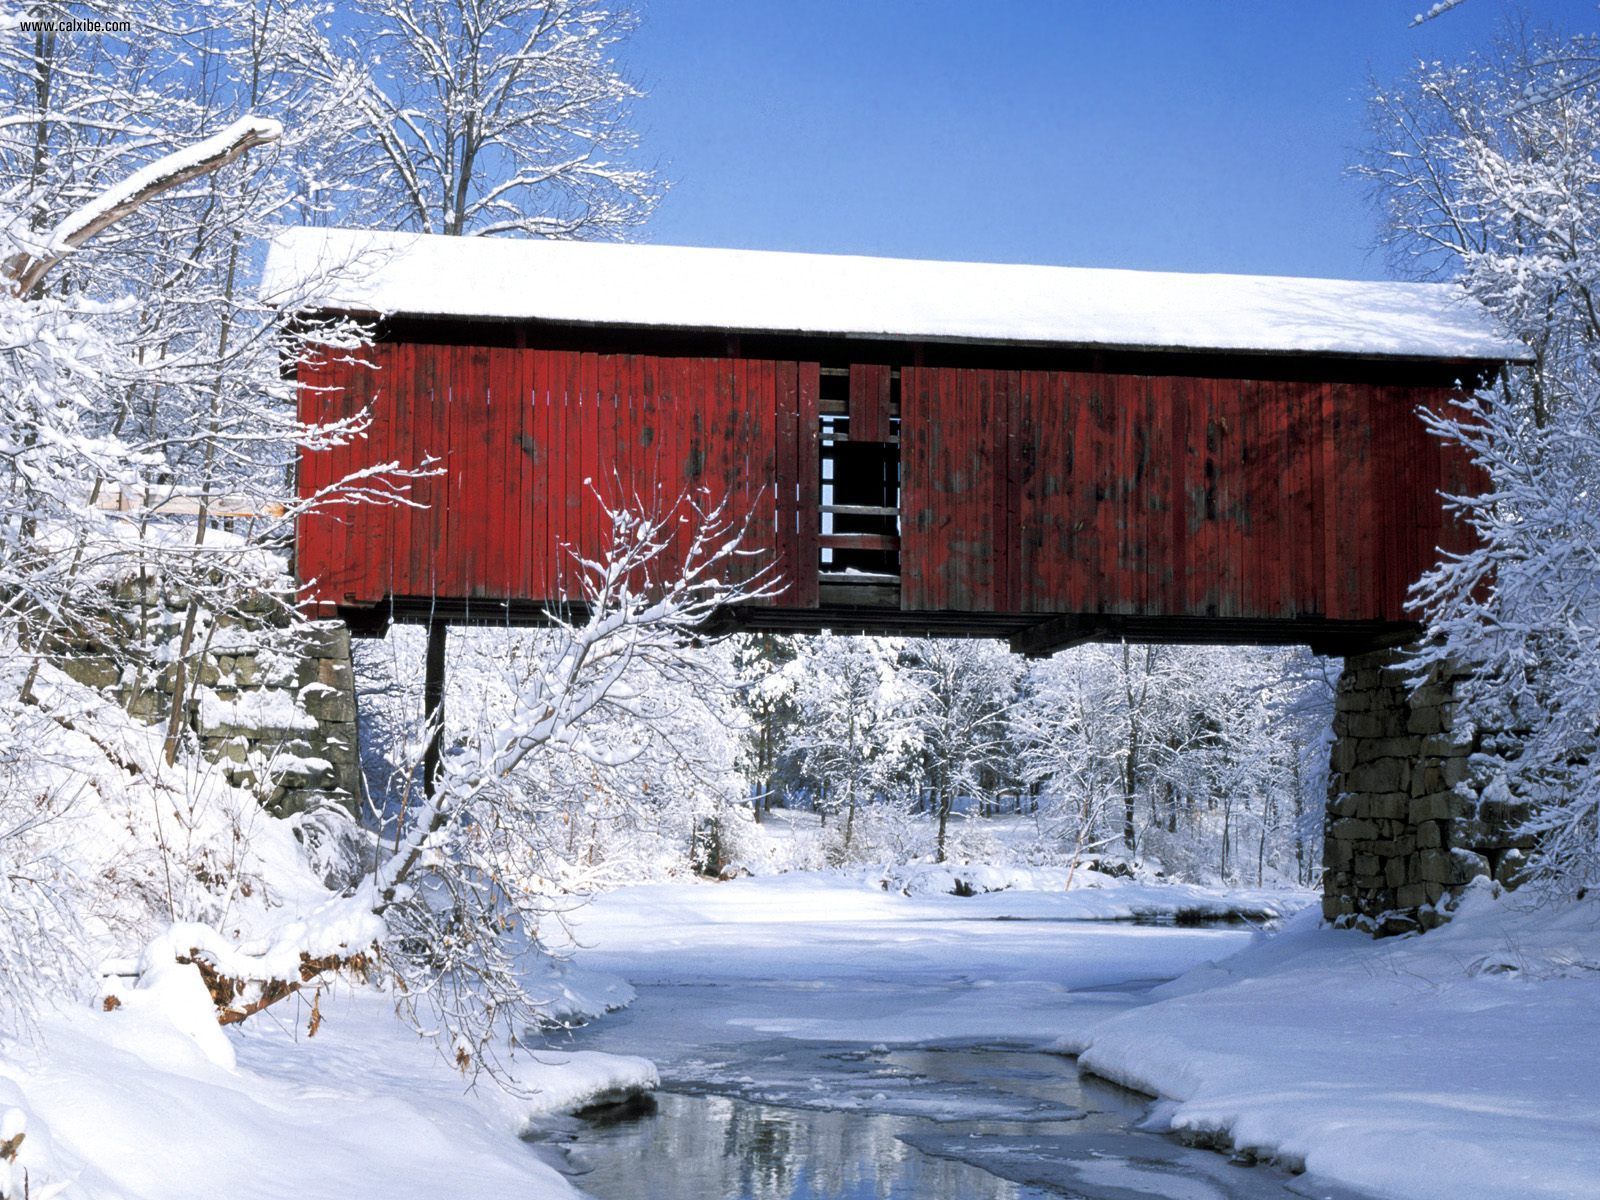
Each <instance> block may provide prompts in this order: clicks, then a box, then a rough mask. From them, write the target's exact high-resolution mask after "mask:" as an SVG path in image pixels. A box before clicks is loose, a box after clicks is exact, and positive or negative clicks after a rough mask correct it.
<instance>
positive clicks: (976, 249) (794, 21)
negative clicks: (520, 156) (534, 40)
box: [623, 0, 1600, 278]
mask: <svg viewBox="0 0 1600 1200" xmlns="http://www.w3.org/2000/svg"><path fill="white" fill-rule="evenodd" d="M1426 6H1427V4H1426V3H1425V2H1424V0H1276V2H1273V3H1265V2H1263V3H1247V2H1239V0H1105V2H1102V3H1090V2H1087V0H1081V2H1080V0H1053V2H1052V0H989V2H988V3H983V2H982V0H978V2H973V0H968V2H966V3H954V2H951V0H849V2H846V0H642V3H641V7H642V8H643V12H644V16H645V25H644V28H643V29H642V30H641V31H640V32H639V33H638V34H637V35H635V37H634V38H633V39H632V40H631V42H630V43H629V45H628V46H627V47H626V48H625V51H624V54H623V58H624V61H625V63H626V64H627V66H628V68H629V69H630V71H631V72H632V73H633V74H634V75H635V76H636V77H638V79H639V80H640V82H641V83H642V84H643V85H644V87H645V88H646V89H647V90H648V91H649V93H650V95H649V98H648V99H647V100H645V101H644V102H643V103H642V104H641V105H640V106H639V109H638V112H637V117H638V124H639V126H640V128H641V130H642V134H643V137H644V149H645V152H646V155H647V156H648V157H650V158H652V159H653V160H654V161H656V162H657V163H658V164H659V165H660V166H661V168H662V169H663V171H664V173H665V174H666V175H667V177H668V178H669V179H671V180H673V181H674V186H673V188H672V191H671V192H670V194H669V195H668V197H667V199H666V201H665V203H664V204H663V205H662V207H661V209H660V211H659V212H658V213H657V214H656V216H655V217H654V218H653V219H652V221H651V223H650V225H649V226H648V227H647V229H646V231H645V234H644V236H645V238H646V240H650V241H656V242H666V243H676V244H685V245H715V246H745V247H756V248H763V249H781V250H808V251H823V252H840V253H859V254H888V255H904V256H909V257H919V258H958V259H976V260H993V261H1002V262H1041V263H1064V264H1073V265H1082V266H1120V267H1138V268H1151V269H1170V270H1181V271H1242V272H1260V273H1271V274H1290V275H1337V276H1348V277H1352V278H1382V277H1384V276H1385V275H1386V274H1387V273H1388V272H1387V268H1386V265H1385V263H1384V260H1383V257H1382V255H1381V253H1376V252H1373V251H1372V250H1371V246H1372V243H1373V240H1374V234H1375V230H1376V224H1375V218H1374V216H1373V214H1372V212H1371V209H1370V208H1369V206H1368V204H1367V202H1366V199H1365V192H1364V187H1363V185H1362V184H1361V183H1360V181H1358V180H1355V179H1353V178H1350V177H1349V176H1348V175H1347V174H1346V172H1345V167H1346V165H1347V164H1348V163H1349V162H1350V161H1351V159H1352V158H1353V157H1354V156H1355V154H1356V152H1357V150H1358V148H1359V147H1360V145H1361V144H1362V142H1363V139H1364V130H1365V120H1366V115H1365V103H1364V97H1365V95H1366V92H1367V79H1368V77H1369V76H1370V75H1376V76H1377V77H1378V78H1380V79H1385V80H1390V79H1394V78H1396V77H1398V76H1399V75H1400V74H1401V73H1403V72H1404V71H1405V69H1406V68H1407V66H1408V65H1409V64H1410V63H1412V62H1414V61H1415V60H1416V59H1418V58H1422V57H1426V58H1444V59H1450V58H1457V57H1460V56H1462V55H1464V54H1465V53H1466V52H1467V51H1469V50H1471V49H1472V48H1474V47H1477V46H1483V45H1486V44H1487V43H1488V41H1489V39H1490V38H1491V37H1492V35H1493V33H1494V32H1495V30H1496V28H1497V27H1498V26H1500V25H1501V23H1503V22H1504V21H1505V19H1506V17H1507V14H1508V13H1510V12H1512V11H1513V9H1512V7H1511V6H1510V5H1509V4H1507V3H1505V2H1504V0H1466V3H1465V4H1463V5H1461V6H1460V7H1459V8H1457V9H1455V10H1454V11H1452V12H1450V13H1448V14H1446V15H1445V16H1443V17H1441V18H1439V19H1437V20H1435V21H1431V22H1428V23H1427V24H1425V25H1423V26H1421V27H1419V28H1416V29H1412V28H1409V21H1410V18H1411V14H1412V13H1414V12H1416V11H1417V10H1418V9H1419V8H1424V7H1426ZM1521 11H1523V12H1524V13H1525V14H1526V15H1527V16H1528V17H1529V18H1530V19H1531V20H1532V21H1533V22H1534V23H1541V24H1542V23H1552V24H1555V25H1557V26H1559V27H1561V28H1563V29H1566V30H1568V31H1574V32H1589V31H1600V5H1597V3H1596V0H1543V2H1540V3H1530V4H1526V5H1524V6H1523V7H1522V9H1521Z"/></svg>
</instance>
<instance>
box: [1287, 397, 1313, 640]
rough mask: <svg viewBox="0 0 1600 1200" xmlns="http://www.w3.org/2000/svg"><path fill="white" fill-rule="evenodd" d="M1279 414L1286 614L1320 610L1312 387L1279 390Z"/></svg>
mask: <svg viewBox="0 0 1600 1200" xmlns="http://www.w3.org/2000/svg"><path fill="white" fill-rule="evenodd" d="M1280 394H1281V397H1282V404H1283V409H1284V425H1285V429H1286V435H1285V446H1286V449H1285V453H1286V454H1287V455H1288V458H1289V524H1288V529H1287V534H1286V536H1287V538H1288V545H1289V549H1290V553H1291V555H1292V560H1293V564H1294V567H1293V574H1292V579H1291V581H1290V595H1289V615H1291V616H1302V615H1307V616H1309V615H1311V614H1313V613H1317V612H1319V611H1320V604H1319V599H1318V589H1317V580H1318V579H1319V578H1320V577H1321V574H1322V561H1321V558H1320V555H1319V550H1320V543H1319V542H1318V540H1317V529H1318V523H1319V515H1320V514H1319V508H1318V496H1317V476H1316V470H1315V467H1316V461H1317V453H1316V425H1317V421H1316V417H1317V413H1318V411H1319V409H1320V407H1321V405H1320V402H1319V400H1318V393H1317V390H1316V388H1315V386H1314V385H1309V384H1306V383H1303V382H1295V383H1292V384H1285V385H1281V386H1280Z"/></svg>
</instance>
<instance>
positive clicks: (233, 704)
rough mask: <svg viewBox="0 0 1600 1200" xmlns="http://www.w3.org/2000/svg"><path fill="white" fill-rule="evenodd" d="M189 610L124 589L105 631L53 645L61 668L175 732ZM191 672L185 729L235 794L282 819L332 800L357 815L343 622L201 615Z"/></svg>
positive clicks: (284, 614)
mask: <svg viewBox="0 0 1600 1200" xmlns="http://www.w3.org/2000/svg"><path fill="white" fill-rule="evenodd" d="M187 608H188V601H187V597H186V596H184V595H182V594H181V593H176V592H173V591H168V590H164V589H161V588H158V587H155V586H151V585H141V584H140V583H139V582H138V581H127V582H124V583H123V584H121V585H119V586H118V587H116V588H115V590H114V591H113V593H112V597H111V598H110V600H109V601H108V603H107V605H106V609H107V611H106V614H105V620H104V622H103V623H102V624H101V625H100V626H99V627H98V628H96V629H94V630H92V631H85V630H77V631H74V632H73V633H71V634H65V635H63V634H60V633H57V634H56V635H54V636H52V637H51V638H50V645H49V650H50V652H51V657H52V659H53V660H54V661H55V662H56V663H57V664H58V665H59V666H60V667H61V668H62V669H63V670H64V671H66V673H67V674H69V675H71V676H72V677H73V678H74V679H77V680H78V681H79V682H80V683H85V684H88V685H90V686H92V687H97V688H99V689H101V690H102V691H105V692H106V693H108V694H109V695H112V696H114V697H115V698H116V699H117V700H118V701H119V702H120V703H121V704H122V705H123V707H125V708H126V709H127V710H128V711H129V712H130V713H131V714H132V715H133V716H135V717H138V718H140V719H142V720H147V721H151V722H164V721H167V720H168V719H169V718H170V714H171V712H172V704H173V694H174V691H175V689H176V688H177V686H178V677H179V672H178V670H177V667H176V662H175V659H176V654H175V652H174V651H175V647H176V646H177V645H178V644H179V639H180V638H181V631H182V628H183V625H184V623H185V620H186V616H187ZM119 634H120V635H121V636H119ZM134 646H142V647H155V650H154V651H150V650H145V651H144V652H142V653H141V652H136V651H131V650H130V649H129V647H134ZM188 671H189V672H195V671H197V672H198V678H195V677H193V676H192V675H191V676H190V677H189V678H187V679H185V680H184V685H185V686H184V689H183V690H184V708H185V712H184V721H185V724H186V725H187V727H188V729H189V730H190V731H191V732H192V733H193V735H194V737H195V739H196V741H197V742H198V744H199V746H200V748H201V750H202V752H203V753H204V755H205V757H206V758H208V759H209V760H211V761H212V762H215V763H216V764H218V766H219V767H220V769H221V770H222V771H223V772H224V773H225V774H226V776H227V778H228V781H229V782H230V783H234V784H237V785H240V786H244V787H249V788H252V789H254V790H256V791H257V792H258V794H259V795H260V797H261V800H262V803H263V804H265V805H266V806H267V807H268V808H269V809H271V810H273V811H275V812H278V813H282V814H286V813H291V812H298V811H303V810H305V809H307V808H313V807H316V806H317V805H319V804H322V803H325V802H327V801H329V800H332V801H335V802H337V803H340V804H344V805H346V806H347V807H351V808H353V807H354V806H355V804H356V802H357V800H358V799H359V797H360V795H361V766H360V758H359V754H358V745H357V740H356V692H355V673H354V669H353V667H352V664H351V658H350V634H349V631H348V630H347V629H346V628H345V627H344V625H343V624H342V623H340V622H336V621H314V622H305V621H300V620H298V619H296V618H294V617H293V616H292V614H291V612H290V611H289V609H288V607H287V606H286V604H285V603H284V598H283V597H277V596H270V595H262V596H260V597H259V598H258V599H252V600H251V601H250V602H247V603H246V604H245V605H242V606H241V611H239V612H236V613H233V614H216V615H214V616H213V615H212V614H209V613H204V612H202V613H201V615H200V619H199V621H198V626H197V631H196V632H195V634H194V635H193V636H192V638H191V657H190V667H189V668H188Z"/></svg>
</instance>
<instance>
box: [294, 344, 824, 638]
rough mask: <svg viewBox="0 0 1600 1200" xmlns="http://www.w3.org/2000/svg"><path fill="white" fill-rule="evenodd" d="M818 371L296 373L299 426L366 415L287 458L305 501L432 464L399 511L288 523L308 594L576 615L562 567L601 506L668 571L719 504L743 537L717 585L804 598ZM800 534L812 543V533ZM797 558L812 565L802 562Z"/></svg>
mask: <svg viewBox="0 0 1600 1200" xmlns="http://www.w3.org/2000/svg"><path fill="white" fill-rule="evenodd" d="M816 376H817V371H816V366H815V364H806V363H794V362H771V361H760V360H745V359H708V358H662V357H652V356H645V355H597V354H585V353H565V352H557V351H546V350H530V349H514V348H504V347H482V346H476V347H474V346H443V345H418V344H407V343H390V342H380V343H378V344H376V345H372V346H367V347H364V348H363V349H361V350H360V351H358V352H356V353H353V354H348V355H346V354H340V355H337V356H334V355H330V356H329V359H328V360H327V361H316V360H307V361H305V362H302V363H301V364H300V368H299V380H300V413H301V417H302V419H304V420H306V421H308V422H318V423H327V422H329V421H332V420H336V419H339V418H343V417H353V416H356V415H358V414H359V413H361V412H362V411H363V409H366V410H367V411H368V412H369V413H370V421H369V424H368V425H367V428H366V431H365V436H364V437H358V438H355V439H353V440H350V441H348V442H347V443H346V444H344V445H342V446H337V447H335V448H332V449H327V450H321V451H309V450H308V451H303V452H302V454H301V464H300V480H301V492H302V494H303V495H312V494H314V493H315V492H316V491H317V490H319V489H321V488H324V487H327V486H328V485H330V484H332V483H333V482H334V481H336V480H339V479H341V478H344V477H346V476H348V475H350V474H352V473H354V472H357V471H363V470H367V469H370V468H372V467H374V466H378V465H381V464H385V463H394V464H396V465H398V466H400V467H404V468H417V467H421V466H422V465H423V464H432V465H433V467H434V468H435V469H436V470H438V471H439V473H438V474H424V475H422V476H421V477H419V478H416V479H412V480H409V481H408V483H407V486H408V487H409V492H408V493H406V494H407V496H408V498H409V500H410V501H411V503H410V504H401V505H390V506H381V505H374V504H359V505H356V504H334V505H331V506H329V507H326V508H324V509H321V510H320V511H318V512H316V513H314V514H312V515H309V516H306V517H303V518H301V520H300V523H299V529H298V531H297V565H298V570H299V574H300V578H301V580H302V583H303V584H304V585H305V591H306V594H307V595H308V597H309V598H310V599H312V600H313V601H321V602H324V603H327V602H332V603H333V604H335V605H343V606H349V605H370V604H376V603H378V602H380V601H382V600H384V599H386V598H388V597H393V596H407V597H428V596H443V597H452V598H458V599H463V598H464V599H474V600H527V601H534V602H539V601H552V600H577V599H582V598H583V591H582V584H581V578H580V571H581V568H580V567H579V564H578V556H579V555H583V556H586V557H589V558H595V557H597V555H598V554H599V553H600V552H601V551H603V549H604V547H605V545H606V544H607V539H608V538H609V536H610V533H609V529H610V525H609V520H608V517H607V510H608V509H615V508H620V507H628V508H642V509H643V510H644V511H646V512H649V513H651V514H654V515H659V516H663V517H667V518H669V525H670V530H671V535H672V536H671V549H670V550H669V551H668V552H667V553H666V554H665V555H664V556H663V557H662V559H661V560H660V563H659V566H658V568H657V569H658V570H660V571H663V572H666V571H671V570H673V569H674V568H675V567H676V565H677V564H678V563H680V562H682V560H683V557H684V556H685V555H686V554H687V553H688V550H689V545H690V541H691V539H692V536H693V528H694V518H693V512H692V509H691V504H694V503H698V504H699V505H701V506H702V507H703V508H704V507H710V506H715V505H716V504H718V503H720V502H722V501H724V500H726V501H727V506H728V516H729V518H730V519H731V520H735V521H740V522H747V525H746V528H745V541H744V548H745V549H746V550H748V551H750V553H749V554H747V555H744V556H741V557H739V558H737V559H735V560H733V561H732V562H731V564H730V577H731V578H736V579H737V578H748V577H751V576H753V575H755V574H756V573H757V572H759V571H768V572H776V573H777V575H778V576H779V577H781V578H782V579H783V580H786V581H787V582H788V591H787V592H785V593H784V594H783V595H782V597H781V601H782V602H783V603H785V604H795V605H803V604H807V603H809V604H812V605H814V604H815V603H816V581H815V571H814V570H813V571H812V572H811V575H812V578H811V581H810V586H809V589H807V587H805V586H804V585H802V583H801V582H800V581H801V580H802V578H803V576H804V574H805V573H804V572H803V571H801V570H800V569H799V563H800V561H801V555H802V553H813V555H814V548H815V545H816V538H815V533H814V532H813V533H812V534H811V537H810V540H809V542H808V541H807V538H806V537H805V536H804V534H803V533H802V525H803V524H804V523H803V522H802V521H801V520H800V519H799V515H798V514H799V505H800V504H801V503H802V501H805V502H807V503H809V504H810V505H811V506H812V507H813V509H814V506H815V504H816V499H815V486H814V485H812V486H810V487H809V488H808V487H807V486H806V485H805V483H803V481H802V478H801V473H802V471H810V472H812V473H814V472H815V470H816V452H815V445H816V439H815V436H814V435H808V432H807V430H806V429H805V428H804V427H803V419H804V413H805V412H806V411H807V406H809V412H810V413H811V414H813V417H812V418H811V419H812V421H813V423H814V413H815V410H816V390H817V385H816ZM808 528H809V527H808ZM808 546H809V547H810V550H808V549H807V547H808Z"/></svg>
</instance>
